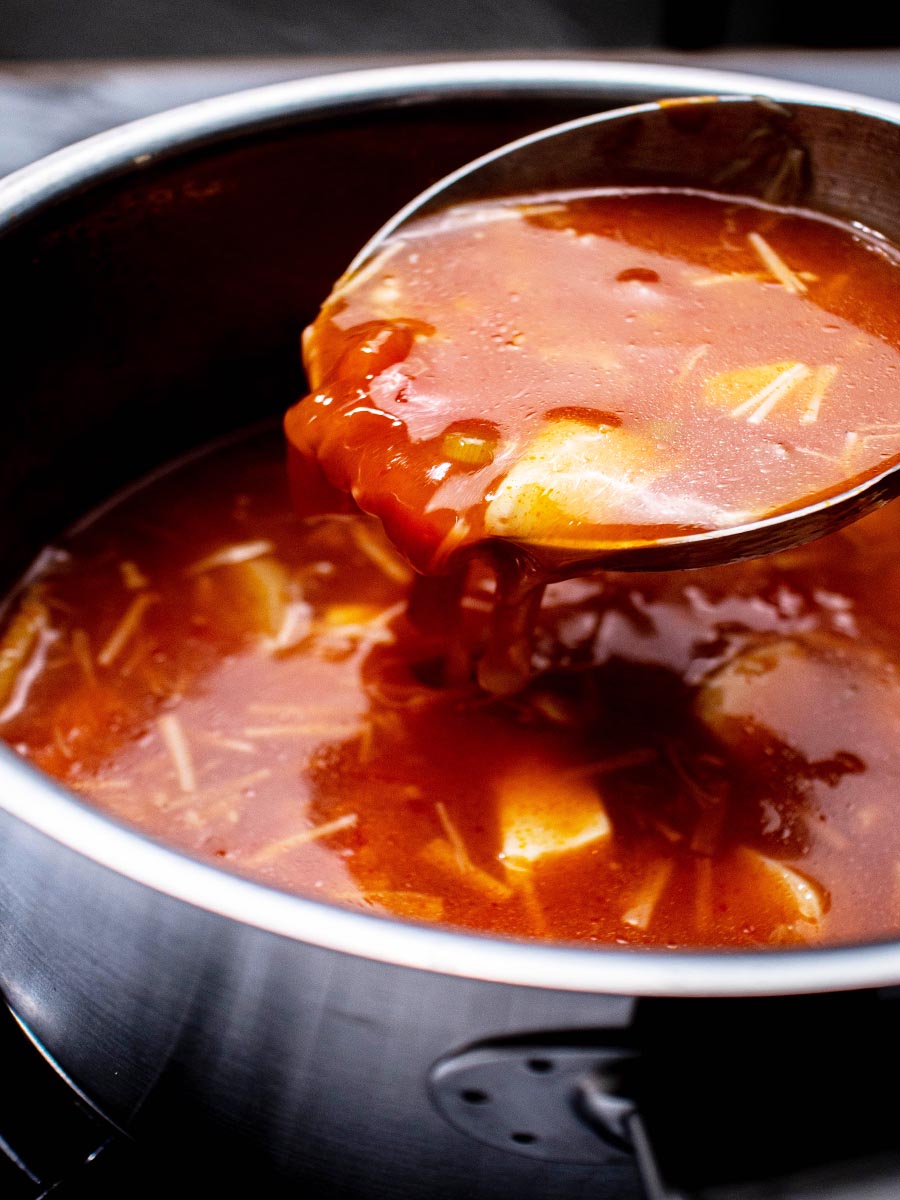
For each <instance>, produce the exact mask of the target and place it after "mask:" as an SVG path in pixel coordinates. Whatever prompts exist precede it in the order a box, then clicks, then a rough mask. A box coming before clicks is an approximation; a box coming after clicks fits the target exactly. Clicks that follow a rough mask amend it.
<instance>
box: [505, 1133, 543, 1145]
mask: <svg viewBox="0 0 900 1200" xmlns="http://www.w3.org/2000/svg"><path fill="white" fill-rule="evenodd" d="M510 1137H511V1138H512V1140H513V1141H514V1142H516V1143H517V1144H518V1145H520V1146H531V1145H533V1144H534V1143H535V1142H536V1141H537V1140H538V1139H537V1134H535V1133H512V1134H510Z"/></svg>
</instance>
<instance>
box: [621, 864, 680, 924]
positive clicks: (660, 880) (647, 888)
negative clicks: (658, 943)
mask: <svg viewBox="0 0 900 1200" xmlns="http://www.w3.org/2000/svg"><path fill="white" fill-rule="evenodd" d="M672 870H673V864H672V863H671V862H660V863H657V865H656V866H655V867H654V868H653V869H652V870H651V871H649V872H648V873H647V877H646V879H645V880H644V884H643V886H642V888H641V890H640V891H639V892H638V894H637V896H635V897H634V902H633V903H632V904H631V906H630V907H629V908H628V909H627V910H626V911H625V912H624V913H623V914H622V920H623V921H624V923H625V924H626V925H631V926H632V928H633V929H647V927H648V926H649V924H650V922H651V921H652V920H653V914H654V912H655V911H656V906H657V905H658V904H659V901H660V897H661V896H662V894H663V892H664V891H665V889H666V885H667V884H668V882H669V879H670V878H671V876H672Z"/></svg>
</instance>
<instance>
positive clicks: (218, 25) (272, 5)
mask: <svg viewBox="0 0 900 1200" xmlns="http://www.w3.org/2000/svg"><path fill="white" fill-rule="evenodd" d="M898 42H900V8H898V6H897V5H895V4H891V3H889V2H887V3H884V4H882V5H879V6H877V7H876V6H875V5H874V4H869V3H867V4H863V5H859V4H856V5H852V6H844V5H840V4H837V5H829V4H827V3H824V2H822V0H817V2H816V3H813V2H811V0H693V2H691V0H441V2H438V0H193V2H192V0H2V3H0V58H5V59H7V60H23V59H72V58H94V59H96V58H135V57H137V58H148V57H166V58H169V57H173V56H185V55H188V56H194V55H196V56H222V55H228V56H231V55H257V56H259V55H265V56H268V55H276V54H290V55H297V54H300V55H305V54H313V55H319V54H339V55H350V54H397V53H400V54H409V53H415V54H421V53H429V52H434V51H444V52H448V51H449V52H473V51H474V52H479V51H480V52H484V51H497V50H501V51H505V50H525V49H527V50H564V49H569V50H581V51H585V50H588V51H591V50H604V49H617V48H619V49H620V48H625V47H662V48H670V49H674V50H685V49H688V50H689V49H709V48H714V47H721V46H735V45H757V46H763V45H765V46H777V45H781V46H808V47H831V48H835V47H843V46H847V47H851V46H855V47H866V46H889V45H895V44H898Z"/></svg>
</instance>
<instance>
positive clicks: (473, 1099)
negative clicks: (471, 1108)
mask: <svg viewBox="0 0 900 1200" xmlns="http://www.w3.org/2000/svg"><path fill="white" fill-rule="evenodd" d="M459 1094H460V1098H461V1099H463V1100H465V1102H466V1104H487V1103H488V1101H489V1100H490V1096H489V1095H488V1094H487V1092H483V1091H481V1089H480V1088H466V1089H465V1090H464V1091H462V1092H460V1093H459Z"/></svg>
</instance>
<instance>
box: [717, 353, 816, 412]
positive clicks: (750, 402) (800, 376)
mask: <svg viewBox="0 0 900 1200" xmlns="http://www.w3.org/2000/svg"><path fill="white" fill-rule="evenodd" d="M810 374H811V371H810V368H809V367H808V366H807V365H806V363H794V365H793V366H792V367H788V368H787V369H786V370H784V371H782V372H781V374H780V375H777V376H776V377H775V378H774V379H773V380H772V382H771V383H767V384H766V386H765V387H762V388H760V389H759V391H758V392H754V394H753V395H752V396H749V397H748V398H747V399H746V400H744V401H743V403H742V404H739V405H738V406H737V408H733V409H732V410H731V415H732V416H733V417H735V418H737V417H743V416H746V415H747V414H748V413H749V416H747V421H748V422H749V423H750V424H751V425H759V424H761V422H762V421H764V420H765V419H766V417H767V416H768V415H769V413H770V412H771V411H772V409H773V408H774V407H775V405H776V404H778V403H779V402H780V401H782V400H784V398H785V397H786V396H788V395H790V393H791V392H792V391H793V390H794V388H795V387H797V385H798V384H800V383H802V382H803V380H804V379H806V378H808V377H809V375H810ZM751 410H752V411H751Z"/></svg>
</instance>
